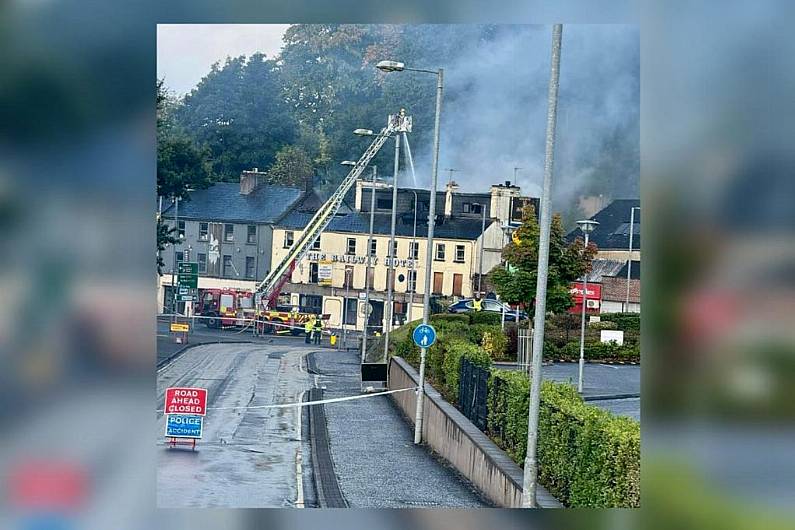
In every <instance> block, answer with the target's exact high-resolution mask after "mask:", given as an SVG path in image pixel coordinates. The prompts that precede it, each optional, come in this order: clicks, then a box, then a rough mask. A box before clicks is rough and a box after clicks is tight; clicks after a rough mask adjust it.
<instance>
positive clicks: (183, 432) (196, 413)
mask: <svg viewBox="0 0 795 530" xmlns="http://www.w3.org/2000/svg"><path fill="white" fill-rule="evenodd" d="M174 325H175V324H172V325H171V326H172V327H174ZM177 325H179V324H177ZM182 325H185V326H187V324H182ZM163 412H164V413H165V414H166V433H165V436H166V437H167V438H169V441H168V445H169V447H171V448H173V447H176V446H177V445H180V444H185V445H190V446H191V447H192V449H193V450H196V440H198V439H200V438H201V437H202V429H203V427H204V416H205V415H206V414H207V389H206V388H195V387H171V388H167V389H166V398H165V406H164V407H163ZM187 440H189V441H187Z"/></svg>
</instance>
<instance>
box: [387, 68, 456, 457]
mask: <svg viewBox="0 0 795 530" xmlns="http://www.w3.org/2000/svg"><path fill="white" fill-rule="evenodd" d="M376 68H378V69H379V70H382V71H384V72H402V71H404V70H408V71H412V72H423V73H428V74H433V75H435V76H436V113H435V116H434V122H433V163H432V164H431V201H430V204H429V205H428V243H427V248H426V254H425V291H424V292H423V296H422V323H423V324H427V323H428V317H429V316H430V308H431V298H430V292H431V268H432V267H433V260H432V259H431V256H432V254H433V252H432V250H433V229H434V223H435V221H436V219H435V217H436V181H437V176H438V172H439V126H440V120H441V115H442V94H443V92H444V69H442V68H439V69H438V70H436V71H434V70H423V69H416V68H406V65H405V64H403V63H401V62H397V61H381V62H379V63H378V64H377V65H376ZM427 353H428V350H427V348H422V349H421V350H420V383H419V388H418V390H417V407H416V411H415V415H414V443H415V444H419V443H420V442H421V441H422V399H423V395H424V393H425V357H426V355H427Z"/></svg>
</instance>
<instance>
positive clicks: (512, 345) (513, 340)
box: [505, 322, 519, 359]
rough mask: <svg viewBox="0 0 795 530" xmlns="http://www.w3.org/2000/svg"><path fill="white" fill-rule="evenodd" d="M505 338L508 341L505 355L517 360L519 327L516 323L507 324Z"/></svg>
mask: <svg viewBox="0 0 795 530" xmlns="http://www.w3.org/2000/svg"><path fill="white" fill-rule="evenodd" d="M505 338H506V339H507V341H508V344H507V346H506V348H505V354H506V355H507V356H508V357H509V358H510V359H516V354H517V353H518V351H519V327H518V326H517V325H516V323H515V322H506V324H505Z"/></svg>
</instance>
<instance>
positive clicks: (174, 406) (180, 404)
mask: <svg viewBox="0 0 795 530" xmlns="http://www.w3.org/2000/svg"><path fill="white" fill-rule="evenodd" d="M164 411H165V413H166V414H195V415H198V416H204V415H205V414H207V389H206V388H191V387H171V388H167V389H166V404H165V410H164Z"/></svg>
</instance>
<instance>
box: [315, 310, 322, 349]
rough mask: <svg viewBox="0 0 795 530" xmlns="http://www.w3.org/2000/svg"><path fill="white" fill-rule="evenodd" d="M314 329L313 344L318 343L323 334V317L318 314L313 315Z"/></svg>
mask: <svg viewBox="0 0 795 530" xmlns="http://www.w3.org/2000/svg"><path fill="white" fill-rule="evenodd" d="M314 331H315V344H320V341H321V339H322V334H323V319H322V318H321V316H320V315H317V316H316V317H315V323H314Z"/></svg>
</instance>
